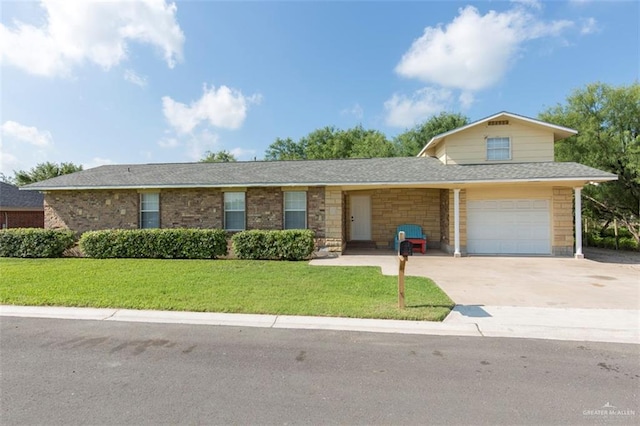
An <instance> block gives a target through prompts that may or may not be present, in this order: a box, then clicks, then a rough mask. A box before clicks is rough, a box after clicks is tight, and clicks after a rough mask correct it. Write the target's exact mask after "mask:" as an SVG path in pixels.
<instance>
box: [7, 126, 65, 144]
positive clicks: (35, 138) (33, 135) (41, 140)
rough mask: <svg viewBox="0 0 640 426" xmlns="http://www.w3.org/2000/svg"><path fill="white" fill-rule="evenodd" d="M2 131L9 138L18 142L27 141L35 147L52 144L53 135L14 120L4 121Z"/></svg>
mask: <svg viewBox="0 0 640 426" xmlns="http://www.w3.org/2000/svg"><path fill="white" fill-rule="evenodd" d="M2 133H3V135H5V136H8V137H10V138H13V139H16V140H18V141H20V142H27V143H29V144H31V145H35V146H37V147H46V146H50V145H52V144H53V137H52V136H51V133H50V132H48V131H46V130H45V131H42V130H38V128H37V127H30V126H25V125H23V124H20V123H17V122H15V121H5V122H4V124H3V125H2Z"/></svg>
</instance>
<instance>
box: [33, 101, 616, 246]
mask: <svg viewBox="0 0 640 426" xmlns="http://www.w3.org/2000/svg"><path fill="white" fill-rule="evenodd" d="M576 133H577V132H576V131H575V130H572V129H568V128H565V127H561V126H556V125H553V124H549V123H544V122H541V121H538V120H535V119H531V118H527V117H523V116H519V115H515V114H512V113H507V112H502V113H499V114H496V115H494V116H491V117H487V118H485V119H482V120H479V121H476V122H474V123H471V124H469V125H466V126H464V127H461V128H459V129H456V130H453V131H451V132H447V133H443V134H441V135H438V136H436V137H434V138H432V139H431V140H430V141H429V142H428V143H427V144H426V145H425V147H424V149H423V150H422V151H421V152H420V154H419V156H418V157H396V158H366V159H365V158H363V159H341V160H301V161H249V162H229V163H174V164H128V165H105V166H100V167H96V168H93V169H88V170H84V171H80V172H77V173H73V174H70V175H64V176H59V177H56V178H53V179H49V180H46V181H43V182H38V183H35V184H32V185H28V186H26V187H25V188H24V189H29V190H37V191H42V192H43V193H44V197H45V226H46V227H47V228H67V229H72V230H75V231H78V232H83V231H88V230H96V229H107V228H124V229H134V228H153V227H161V228H178V227H193V228H222V229H227V230H229V231H230V232H234V231H240V230H244V229H292V228H308V229H312V230H313V231H315V234H316V241H317V245H318V249H319V250H329V251H337V252H341V251H343V250H344V249H345V247H346V244H347V243H348V242H350V241H369V242H371V243H372V244H375V245H376V246H378V247H392V246H393V239H394V234H395V230H396V227H397V226H398V225H402V224H417V225H419V226H421V227H422V229H423V231H424V232H425V234H427V238H428V246H429V248H430V249H433V248H436V249H441V250H443V251H445V252H448V253H451V254H453V255H455V256H460V255H463V254H507V255H514V254H527V255H564V256H566V255H572V254H575V255H576V256H577V257H581V256H582V251H581V247H582V244H581V231H580V223H581V218H580V211H581V204H580V203H581V189H582V187H583V186H584V185H587V184H590V183H596V182H606V181H610V180H615V179H616V178H617V177H616V175H613V174H611V173H607V172H603V171H601V170H597V169H594V168H591V167H587V166H585V165H582V164H578V163H563V162H554V159H553V144H554V142H556V141H557V140H560V139H563V138H566V137H569V136H572V135H574V134H576ZM574 210H575V214H574ZM574 235H576V241H574Z"/></svg>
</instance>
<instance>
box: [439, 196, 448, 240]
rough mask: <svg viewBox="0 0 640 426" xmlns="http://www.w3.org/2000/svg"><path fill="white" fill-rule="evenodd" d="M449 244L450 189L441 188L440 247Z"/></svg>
mask: <svg viewBox="0 0 640 426" xmlns="http://www.w3.org/2000/svg"><path fill="white" fill-rule="evenodd" d="M448 246H449V190H448V189H441V190H440V248H441V249H443V250H446V248H447V247H448Z"/></svg>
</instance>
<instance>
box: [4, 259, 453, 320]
mask: <svg viewBox="0 0 640 426" xmlns="http://www.w3.org/2000/svg"><path fill="white" fill-rule="evenodd" d="M405 285H406V292H405V294H406V303H407V307H406V309H404V310H399V309H398V308H397V277H392V276H384V275H382V274H381V272H380V268H376V267H339V266H311V265H309V264H308V263H307V262H277V261H271V262H270V261H247V260H213V261H212V260H159V259H83V258H63V259H17V258H1V259H0V303H2V304H12V305H31V306H77V307H95V308H123V309H154V310H169V311H194V312H229V313H252V314H277V315H310V316H339V317H353V318H386V319H405V320H427V321H442V320H443V319H444V318H445V317H446V316H447V314H448V313H449V311H450V310H451V308H452V307H453V305H454V303H453V302H452V301H451V299H450V298H449V297H448V296H447V295H446V294H445V293H444V292H443V291H442V290H441V289H440V288H439V287H438V286H436V285H435V284H434V283H433V281H431V280H429V279H427V278H419V277H406V279H405Z"/></svg>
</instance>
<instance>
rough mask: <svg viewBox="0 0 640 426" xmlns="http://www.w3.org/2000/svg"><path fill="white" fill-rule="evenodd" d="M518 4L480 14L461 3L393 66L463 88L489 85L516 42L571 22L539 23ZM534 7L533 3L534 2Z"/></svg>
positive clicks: (503, 69)
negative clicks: (445, 21)
mask: <svg viewBox="0 0 640 426" xmlns="http://www.w3.org/2000/svg"><path fill="white" fill-rule="evenodd" d="M527 3H530V2H519V3H517V4H516V5H515V6H514V8H512V9H510V10H507V11H505V12H496V11H490V12H488V13H487V14H485V15H481V14H480V13H479V12H478V10H477V9H476V8H475V7H473V6H466V7H464V8H462V9H460V11H459V15H458V16H457V17H456V18H455V19H454V20H453V21H452V22H451V23H449V24H447V25H446V26H442V25H438V26H436V27H427V28H425V30H424V34H423V35H422V36H421V37H420V38H418V39H416V40H415V41H414V42H413V44H412V45H411V47H410V48H409V50H408V51H407V52H406V53H405V54H404V55H403V57H402V59H401V60H400V63H399V64H398V65H397V66H396V72H397V73H398V74H400V75H401V76H404V77H409V78H417V79H419V80H422V81H424V82H427V83H430V84H438V85H441V86H444V87H449V88H455V89H460V90H466V91H477V90H481V89H485V88H487V87H490V86H492V85H493V84H495V83H496V82H498V81H499V80H500V79H501V78H502V77H503V76H504V74H505V73H506V71H507V69H508V68H509V66H510V65H511V64H512V63H513V62H514V61H515V59H516V56H517V54H518V52H519V51H520V49H521V47H522V44H523V43H524V42H526V41H528V40H533V39H537V38H542V37H548V36H557V35H559V34H560V33H561V32H562V31H564V30H565V29H567V28H569V27H571V26H573V25H574V24H573V23H572V22H571V21H566V20H560V21H551V22H545V21H543V20H540V19H539V18H538V17H537V16H536V15H534V14H533V13H532V12H531V11H530V10H531V9H536V8H537V6H534V7H531V5H528V4H527ZM534 4H535V5H538V3H537V2H535V3H534Z"/></svg>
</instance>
